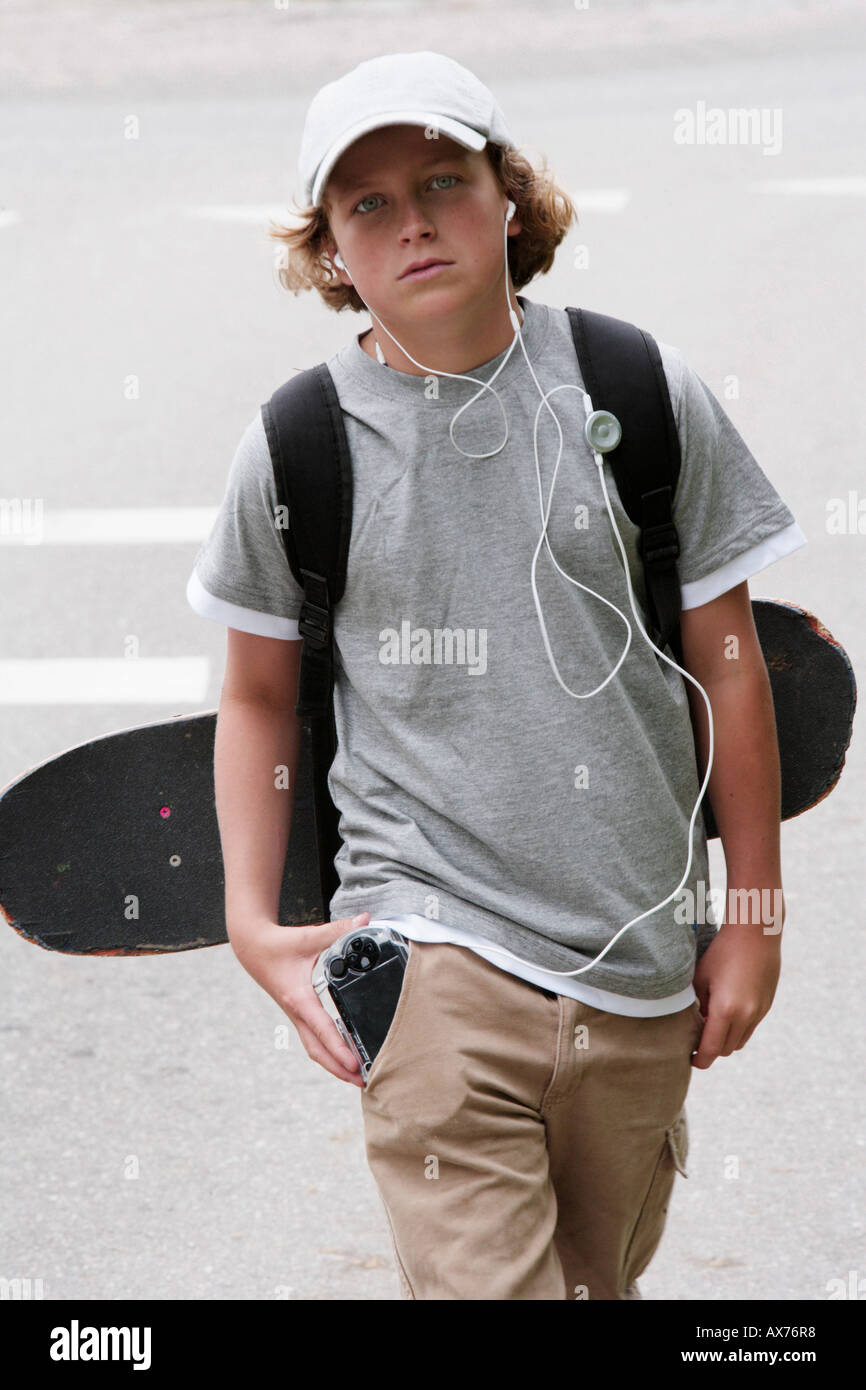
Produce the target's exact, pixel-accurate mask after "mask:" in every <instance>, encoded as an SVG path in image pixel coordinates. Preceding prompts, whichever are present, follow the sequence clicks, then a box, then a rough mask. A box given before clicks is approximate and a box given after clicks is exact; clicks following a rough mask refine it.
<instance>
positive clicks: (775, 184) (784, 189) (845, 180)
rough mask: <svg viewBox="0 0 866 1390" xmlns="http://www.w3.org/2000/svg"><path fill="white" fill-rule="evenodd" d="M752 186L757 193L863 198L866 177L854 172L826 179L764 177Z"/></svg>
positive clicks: (865, 189)
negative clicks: (845, 175) (848, 175)
mask: <svg viewBox="0 0 866 1390" xmlns="http://www.w3.org/2000/svg"><path fill="white" fill-rule="evenodd" d="M751 187H752V188H753V189H754V190H755V192H757V193H799V194H806V195H811V194H814V193H817V194H819V195H821V196H823V197H832V198H836V197H839V196H840V195H844V196H849V197H855V198H862V197H863V196H864V194H866V178H864V177H863V175H862V174H852V175H850V177H841V178H826V179H764V180H763V181H762V182H760V183H753V184H752V185H751Z"/></svg>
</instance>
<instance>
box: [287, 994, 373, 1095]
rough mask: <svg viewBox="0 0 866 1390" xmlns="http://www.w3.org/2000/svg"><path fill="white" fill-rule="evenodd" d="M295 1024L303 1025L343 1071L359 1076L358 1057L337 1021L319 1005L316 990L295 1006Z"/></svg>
mask: <svg viewBox="0 0 866 1390" xmlns="http://www.w3.org/2000/svg"><path fill="white" fill-rule="evenodd" d="M294 1023H295V1027H298V1026H299V1025H300V1024H303V1026H304V1027H305V1028H307V1029H308V1030H309V1032H310V1034H311V1035H312V1037H313V1038H315V1039H316V1040H317V1041H318V1042H319V1043H320V1044H321V1046H322V1047H324V1049H325V1051H326V1052H328V1053H329V1054H330V1056H331V1057H333V1059H334V1061H335V1062H336V1063H337V1065H338V1066H340V1067H341V1068H342V1069H343V1071H351V1072H353V1073H354V1074H355V1075H357V1074H358V1071H359V1066H358V1059H357V1057H356V1056H355V1054H354V1052H353V1051H352V1049H351V1048H350V1047H349V1046H348V1044H347V1043H345V1042H344V1041H343V1036H342V1034H341V1032H340V1030H339V1028H338V1027H337V1023H336V1020H335V1019H334V1018H333V1017H332V1016H331V1014H329V1013H328V1011H327V1009H326V1008H325V1006H324V1004H320V1003H319V999H318V996H317V995H316V992H315V990H311V991H310V997H309V998H308V997H307V996H305V997H304V998H303V999H302V1000H301V1001H300V1002H299V1003H297V1004H296V1005H295V1015H294Z"/></svg>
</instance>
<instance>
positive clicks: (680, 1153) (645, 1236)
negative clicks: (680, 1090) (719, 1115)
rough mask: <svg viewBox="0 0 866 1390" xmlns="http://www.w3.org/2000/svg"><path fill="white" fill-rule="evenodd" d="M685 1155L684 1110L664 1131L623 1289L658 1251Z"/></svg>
mask: <svg viewBox="0 0 866 1390" xmlns="http://www.w3.org/2000/svg"><path fill="white" fill-rule="evenodd" d="M688 1153H689V1132H688V1124H687V1121H686V1112H685V1108H683V1109H682V1110H681V1111H680V1113H679V1115H678V1116H677V1118H676V1119H675V1120H674V1122H673V1124H672V1125H670V1126H669V1127H668V1129H666V1130H665V1137H664V1143H663V1144H662V1147H661V1150H660V1152H659V1156H658V1160H657V1162H656V1166H655V1170H654V1172H653V1176H652V1181H651V1182H650V1185H649V1190H648V1192H647V1195H646V1197H645V1199H644V1203H643V1206H642V1207H641V1209H640V1212H639V1214H638V1218H637V1221H636V1223H635V1227H634V1230H633V1232H632V1236H631V1240H630V1241H629V1244H628V1249H627V1251H626V1255H625V1262H624V1266H623V1282H624V1284H625V1285H626V1286H627V1285H630V1284H631V1283H633V1281H634V1280H635V1279H637V1277H638V1275H640V1274H642V1273H643V1271H644V1270H645V1269H646V1267H647V1265H648V1264H649V1262H650V1260H651V1259H652V1257H653V1255H654V1254H655V1252H656V1250H657V1248H658V1245H659V1242H660V1240H661V1238H662V1233H663V1231H664V1228H665V1222H666V1221H667V1215H668V1206H669V1204H670V1199H671V1192H672V1191H673V1185H674V1178H675V1177H676V1175H677V1173H681V1174H682V1175H683V1177H684V1178H687V1177H688V1171H687V1168H686V1161H687V1159H688Z"/></svg>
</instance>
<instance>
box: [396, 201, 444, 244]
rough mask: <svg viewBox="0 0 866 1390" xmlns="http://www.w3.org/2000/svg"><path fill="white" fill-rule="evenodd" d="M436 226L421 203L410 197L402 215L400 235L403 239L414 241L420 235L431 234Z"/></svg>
mask: <svg viewBox="0 0 866 1390" xmlns="http://www.w3.org/2000/svg"><path fill="white" fill-rule="evenodd" d="M435 230H436V228H435V227H434V226H433V223H432V222H431V221H430V218H429V217H428V216H427V214H426V213H425V211H424V209H423V208H422V207H421V206H420V204H419V203H416V202H415V201H414V200H412V199H409V200H408V201H407V202H406V205H405V207H404V208H403V209H402V210H401V215H400V237H401V239H402V240H403V241H414V239H415V238H416V237H419V236H430V235H431V234H432V233H433V232H435Z"/></svg>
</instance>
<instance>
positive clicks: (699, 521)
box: [658, 343, 807, 608]
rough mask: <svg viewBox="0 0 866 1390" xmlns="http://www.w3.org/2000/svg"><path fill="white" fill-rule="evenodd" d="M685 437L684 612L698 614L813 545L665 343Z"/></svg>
mask: <svg viewBox="0 0 866 1390" xmlns="http://www.w3.org/2000/svg"><path fill="white" fill-rule="evenodd" d="M658 346H659V351H660V353H661V357H662V365H663V367H664V370H665V375H666V377H667V380H668V386H669V388H670V395H671V402H672V405H673V408H674V415H675V418H676V422H677V430H678V433H679V438H680V451H681V455H682V462H681V465H680V476H679V480H678V483H677V488H676V492H675V493H674V501H673V518H674V523H675V525H676V528H677V533H678V536H679V544H680V554H679V559H678V561H677V568H678V572H679V576H680V588H681V590H682V606H683V608H697V607H699V606H700V605H701V604H703V603H709V602H710V601H711V600H712V599H714V598H717V597H718V595H719V594H723V593H725V592H726V591H727V590H728V589H732V588H734V587H735V586H736V585H737V584H741V583H742V582H743V580H744V579H749V578H750V577H751V576H752V575H753V574H757V573H758V571H759V570H763V569H765V568H766V567H767V565H771V564H773V562H774V561H776V560H780V559H782V558H783V556H785V555H790V554H791V552H792V551H794V550H798V549H799V548H800V546H802V545H805V544H806V539H807V538H806V536H805V535H804V534H803V532H802V531H801V529H800V527H799V526H798V524H797V522H796V520H795V518H794V516H793V513H792V512H791V511H790V509H789V508H788V507H787V506H786V504H785V502H784V501H783V500H782V498H781V497H780V496H779V493H778V492H777V491H776V489H775V488H774V487H773V485H772V483H771V482H770V480H769V478H768V477H767V476H766V474H765V473H764V472H763V471H762V469H761V467H760V465H759V464H758V463H757V461H756V459H755V458H754V456H753V455H752V453H751V452H750V450H749V449H748V447H747V445H746V443H745V441H744V440H743V438H742V436H741V435H740V434H739V432H738V431H737V429H736V428H735V427H734V425H733V423H732V422H731V420H730V419H729V418H728V416H727V415H726V413H725V411H724V410H723V408H722V406H721V405H720V404H719V402H718V401H717V400H716V397H715V396H714V395H713V393H712V391H711V390H710V388H709V387H708V386H707V385H706V383H705V382H704V381H702V380H701V378H700V377H699V376H698V374H697V372H695V371H693V370H692V368H691V367H689V366H688V364H687V363H686V362H685V361H684V360H683V357H682V354H681V353H680V352H679V350H678V349H677V348H672V347H669V346H667V345H666V344H663V343H659V344H658Z"/></svg>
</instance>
